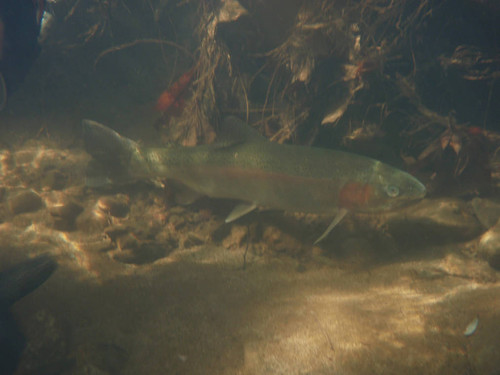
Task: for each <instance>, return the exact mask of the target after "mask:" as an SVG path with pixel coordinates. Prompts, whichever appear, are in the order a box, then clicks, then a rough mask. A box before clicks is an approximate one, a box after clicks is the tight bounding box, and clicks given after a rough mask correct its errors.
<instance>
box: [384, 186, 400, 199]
mask: <svg viewBox="0 0 500 375" xmlns="http://www.w3.org/2000/svg"><path fill="white" fill-rule="evenodd" d="M385 192H386V193H387V195H388V196H389V197H391V198H395V197H397V196H398V195H399V189H398V187H397V186H394V185H389V186H386V188H385Z"/></svg>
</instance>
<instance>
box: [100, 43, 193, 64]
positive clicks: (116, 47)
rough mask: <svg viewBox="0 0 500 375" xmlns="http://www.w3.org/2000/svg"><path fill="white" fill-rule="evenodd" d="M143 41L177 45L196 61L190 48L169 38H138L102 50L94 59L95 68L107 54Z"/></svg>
mask: <svg viewBox="0 0 500 375" xmlns="http://www.w3.org/2000/svg"><path fill="white" fill-rule="evenodd" d="M143 43H155V44H167V45H169V46H172V47H175V48H177V49H178V50H180V51H182V52H184V53H185V54H186V55H187V56H189V57H190V58H191V59H192V60H193V61H194V55H193V54H192V53H191V52H190V51H189V50H188V49H186V48H185V47H183V46H181V45H180V44H177V43H174V42H171V41H169V40H161V39H138V40H134V41H133V42H129V43H124V44H120V45H119V46H114V47H111V48H108V49H106V50H104V51H102V52H101V53H100V54H99V55H98V56H97V58H96V59H95V61H94V69H95V67H96V66H97V64H98V63H99V61H100V60H101V59H102V58H103V57H104V56H106V55H107V54H109V53H112V52H117V51H120V50H122V49H125V48H130V47H134V46H136V45H138V44H143Z"/></svg>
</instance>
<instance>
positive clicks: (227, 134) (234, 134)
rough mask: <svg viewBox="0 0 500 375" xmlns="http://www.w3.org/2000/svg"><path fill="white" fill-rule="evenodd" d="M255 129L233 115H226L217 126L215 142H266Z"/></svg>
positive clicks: (227, 144) (221, 143)
mask: <svg viewBox="0 0 500 375" xmlns="http://www.w3.org/2000/svg"><path fill="white" fill-rule="evenodd" d="M267 141H268V140H267V139H266V138H265V137H264V136H262V135H261V134H260V133H259V132H258V131H257V130H255V129H254V128H252V127H251V126H250V125H248V124H247V123H246V122H244V121H242V120H240V119H239V118H237V117H235V116H227V117H225V118H224V120H222V122H221V123H220V124H219V126H218V128H217V138H216V139H215V144H218V145H221V146H230V145H234V144H238V143H243V142H267Z"/></svg>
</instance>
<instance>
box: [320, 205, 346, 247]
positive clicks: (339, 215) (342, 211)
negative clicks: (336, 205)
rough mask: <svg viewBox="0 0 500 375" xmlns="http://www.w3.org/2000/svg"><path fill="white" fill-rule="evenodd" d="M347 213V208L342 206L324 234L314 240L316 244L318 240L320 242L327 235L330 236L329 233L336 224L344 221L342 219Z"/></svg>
mask: <svg viewBox="0 0 500 375" xmlns="http://www.w3.org/2000/svg"><path fill="white" fill-rule="evenodd" d="M346 214H347V210H346V209H345V208H341V209H340V210H339V212H337V215H335V217H334V218H333V220H332V222H331V223H330V225H329V226H328V228H326V230H325V231H324V232H323V234H322V235H321V236H319V238H318V239H317V240H316V241H314V244H315V245H316V244H317V243H318V242H320V241H321V240H323V239H324V238H325V237H326V236H328V233H330V232H331V231H332V229H333V228H335V226H336V225H337V224H338V223H340V222H341V221H342V219H343V218H344V216H345V215H346Z"/></svg>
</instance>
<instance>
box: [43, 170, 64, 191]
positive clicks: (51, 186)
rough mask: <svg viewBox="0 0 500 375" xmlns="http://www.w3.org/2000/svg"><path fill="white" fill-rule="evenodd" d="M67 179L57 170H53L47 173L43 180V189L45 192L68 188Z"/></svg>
mask: <svg viewBox="0 0 500 375" xmlns="http://www.w3.org/2000/svg"><path fill="white" fill-rule="evenodd" d="M66 181H67V177H66V175H65V174H63V173H62V172H59V171H58V170H57V169H51V170H49V171H48V172H46V173H45V174H44V176H43V178H42V189H44V190H62V189H64V187H65V186H66Z"/></svg>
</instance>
